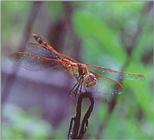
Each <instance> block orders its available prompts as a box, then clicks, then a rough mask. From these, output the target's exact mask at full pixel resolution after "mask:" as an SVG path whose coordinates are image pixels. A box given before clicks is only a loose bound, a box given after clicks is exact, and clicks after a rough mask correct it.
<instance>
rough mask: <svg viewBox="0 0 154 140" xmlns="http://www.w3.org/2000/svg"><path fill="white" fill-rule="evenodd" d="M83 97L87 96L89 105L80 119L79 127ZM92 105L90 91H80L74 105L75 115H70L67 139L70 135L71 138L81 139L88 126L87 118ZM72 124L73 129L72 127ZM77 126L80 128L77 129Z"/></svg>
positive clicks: (92, 99) (92, 100)
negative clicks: (75, 105)
mask: <svg viewBox="0 0 154 140" xmlns="http://www.w3.org/2000/svg"><path fill="white" fill-rule="evenodd" d="M84 98H88V99H89V100H90V106H89V108H88V110H87V112H86V113H85V115H84V118H83V120H82V123H81V127H80V118H81V107H82V100H83V99H84ZM93 107H94V98H93V96H92V94H91V93H88V92H85V93H82V94H80V95H79V97H78V102H77V107H76V115H75V117H72V119H71V122H70V127H69V132H68V139H69V138H70V137H71V139H82V138H83V136H84V134H85V132H86V130H87V127H88V119H89V117H90V115H91V112H92V110H93ZM72 126H73V129H72ZM79 128H80V130H79ZM71 130H72V131H71Z"/></svg>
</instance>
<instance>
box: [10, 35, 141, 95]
mask: <svg viewBox="0 0 154 140" xmlns="http://www.w3.org/2000/svg"><path fill="white" fill-rule="evenodd" d="M32 36H33V38H34V39H35V41H36V43H31V44H28V47H27V50H24V51H19V52H16V53H14V54H12V55H11V56H12V57H13V58H15V59H17V60H21V61H22V62H24V63H25V62H26V63H28V64H29V66H30V67H31V66H32V68H33V66H34V65H42V66H43V67H46V66H47V67H53V66H58V67H61V69H64V70H66V71H67V72H68V73H69V74H70V75H71V76H72V77H74V78H75V79H76V81H77V83H76V84H75V85H74V86H73V88H72V89H71V91H70V93H73V94H75V95H76V94H78V93H81V92H82V91H83V90H85V91H87V89H88V88H91V87H95V86H97V83H98V81H99V80H100V79H104V78H105V79H108V80H111V81H113V83H115V84H116V86H117V87H118V89H122V84H121V83H120V82H119V81H118V80H115V79H112V78H109V77H107V76H105V75H103V74H99V73H96V72H94V71H92V70H90V68H96V69H99V70H101V71H102V72H104V71H107V72H111V73H117V74H119V76H118V78H119V79H120V78H121V79H123V78H128V77H129V78H130V77H131V78H134V79H144V76H143V75H142V74H136V73H126V72H122V71H117V70H113V69H110V68H105V67H102V66H96V65H91V64H83V63H80V62H78V61H76V60H74V59H73V58H71V57H68V56H66V55H64V54H61V53H59V52H57V51H56V50H55V49H54V48H53V47H52V46H51V45H50V44H49V43H48V42H47V41H46V40H44V39H42V38H41V37H40V36H39V35H37V34H32Z"/></svg>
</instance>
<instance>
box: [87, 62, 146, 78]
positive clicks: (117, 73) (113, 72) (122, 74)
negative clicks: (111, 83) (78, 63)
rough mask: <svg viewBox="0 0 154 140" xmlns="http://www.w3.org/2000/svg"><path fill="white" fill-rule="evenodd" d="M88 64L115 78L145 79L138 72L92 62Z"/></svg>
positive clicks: (91, 67) (104, 74) (93, 68)
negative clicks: (97, 64) (92, 63)
mask: <svg viewBox="0 0 154 140" xmlns="http://www.w3.org/2000/svg"><path fill="white" fill-rule="evenodd" d="M87 66H88V67H89V68H90V69H92V70H93V71H95V72H96V73H98V74H100V75H102V76H108V77H112V78H114V79H127V80H144V76H143V75H142V74H138V73H127V72H122V71H118V70H113V69H110V68H105V67H102V66H96V65H91V64H87Z"/></svg>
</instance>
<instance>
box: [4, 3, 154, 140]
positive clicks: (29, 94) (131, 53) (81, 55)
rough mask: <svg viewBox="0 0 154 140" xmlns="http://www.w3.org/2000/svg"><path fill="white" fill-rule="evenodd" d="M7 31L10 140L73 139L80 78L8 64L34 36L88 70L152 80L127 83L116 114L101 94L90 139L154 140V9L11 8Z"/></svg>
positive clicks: (88, 5)
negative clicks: (71, 128) (97, 67)
mask: <svg viewBox="0 0 154 140" xmlns="http://www.w3.org/2000/svg"><path fill="white" fill-rule="evenodd" d="M1 27H2V28H1V33H2V34H1V41H2V42H1V77H2V81H1V83H2V84H1V93H2V96H1V97H2V100H1V101H2V138H3V139H9V140H10V139H49V138H52V139H58V138H62V139H65V138H67V133H68V129H69V122H70V120H71V117H72V116H73V115H74V113H75V106H76V99H74V98H72V97H70V96H69V94H68V92H69V90H70V89H71V87H72V83H73V82H74V81H73V78H72V77H70V76H69V75H68V74H66V73H65V72H63V71H57V70H53V69H45V70H42V71H30V70H27V69H24V68H21V67H19V66H17V65H16V63H15V62H13V61H10V60H9V59H8V56H9V55H10V54H12V53H13V52H16V51H18V50H20V49H23V48H24V46H25V44H27V42H28V41H29V40H32V37H31V33H37V34H39V35H40V36H43V37H44V38H46V39H47V40H48V41H49V42H50V43H51V44H52V45H53V46H54V47H55V48H56V50H58V51H59V52H61V53H64V54H66V55H68V56H71V57H72V58H74V59H76V60H79V61H81V62H84V63H90V64H95V65H100V66H104V67H108V68H112V69H116V70H124V71H127V72H129V71H130V72H138V73H142V74H144V76H145V80H125V79H124V80H123V84H124V85H125V88H124V89H123V91H122V94H120V95H119V96H118V98H117V100H116V103H115V106H114V108H113V110H112V111H110V110H109V106H110V103H111V102H110V98H112V96H111V97H110V98H108V99H107V100H106V99H104V97H103V96H101V95H99V96H98V95H97V94H96V95H95V94H94V98H95V106H94V110H93V112H92V115H91V117H90V120H89V127H88V130H87V133H86V136H85V138H87V139H90V138H100V139H124V138H125V139H152V138H154V135H153V132H154V129H153V125H154V118H153V115H154V111H153V110H154V109H153V103H154V102H153V2H152V1H147V2H146V1H144V2H122V1H121V2H60V1H59V2H28V1H27V2H15V1H14V2H11V1H10V2H9V1H6V2H5V1H3V2H1ZM33 41H34V40H33ZM84 109H86V107H85V108H84ZM84 109H83V111H84ZM106 114H108V115H107V116H108V117H107V118H108V119H107V120H105V119H104V118H105V116H106Z"/></svg>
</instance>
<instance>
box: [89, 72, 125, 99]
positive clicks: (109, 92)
mask: <svg viewBox="0 0 154 140" xmlns="http://www.w3.org/2000/svg"><path fill="white" fill-rule="evenodd" d="M92 73H93V74H94V75H95V76H96V78H97V81H96V85H95V86H93V87H88V88H87V90H88V91H91V92H92V93H94V94H95V95H96V97H102V98H104V99H105V100H106V99H109V98H110V97H111V96H113V94H120V93H121V90H122V89H123V85H122V84H121V83H120V81H118V80H116V79H112V78H110V77H107V76H102V75H100V74H97V73H95V72H92Z"/></svg>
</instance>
